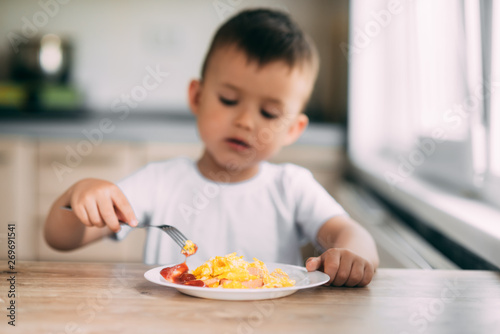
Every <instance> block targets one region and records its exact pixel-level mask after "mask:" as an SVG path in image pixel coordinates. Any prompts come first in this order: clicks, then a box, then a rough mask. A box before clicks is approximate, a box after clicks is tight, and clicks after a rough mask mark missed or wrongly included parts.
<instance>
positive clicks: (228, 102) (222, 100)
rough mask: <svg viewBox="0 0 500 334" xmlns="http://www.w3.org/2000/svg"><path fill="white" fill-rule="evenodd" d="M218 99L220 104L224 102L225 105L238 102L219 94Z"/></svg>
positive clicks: (232, 104)
mask: <svg viewBox="0 0 500 334" xmlns="http://www.w3.org/2000/svg"><path fill="white" fill-rule="evenodd" d="M219 100H220V101H221V102H222V104H225V105H226V106H234V105H236V104H237V103H238V100H230V99H226V98H224V97H222V96H219Z"/></svg>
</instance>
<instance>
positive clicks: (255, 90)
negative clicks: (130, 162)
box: [45, 9, 378, 286]
mask: <svg viewBox="0 0 500 334" xmlns="http://www.w3.org/2000/svg"><path fill="white" fill-rule="evenodd" d="M318 62H319V60H318V57H317V54H316V50H315V47H314V45H313V43H312V41H311V40H310V39H308V38H307V37H306V36H305V35H304V34H303V32H302V31H301V30H300V29H299V28H298V27H297V25H296V24H295V23H293V22H292V21H291V20H290V18H289V17H288V15H287V14H284V13H281V12H277V11H273V10H265V9H257V10H246V11H243V12H241V13H240V14H238V15H236V16H235V17H233V18H232V19H230V20H229V21H227V22H226V23H225V24H224V25H223V26H222V27H221V28H220V29H219V30H218V32H217V33H216V35H215V37H214V39H213V41H212V44H211V47H210V49H209V51H208V54H207V56H206V59H205V62H204V64H203V68H202V73H201V79H200V80H193V81H191V83H190V85H189V91H188V93H189V104H190V108H191V111H192V112H193V114H194V115H195V116H196V118H197V126H198V130H199V134H200V137H201V139H202V141H203V143H204V152H203V154H202V156H201V157H200V158H199V160H198V161H196V162H194V161H191V160H189V159H186V158H177V159H171V160H168V161H163V162H156V163H151V164H149V165H147V166H146V167H144V168H143V169H141V170H139V171H138V172H136V173H134V174H133V175H131V176H129V177H127V178H126V179H124V180H122V181H120V182H118V184H117V185H115V184H113V183H110V182H107V181H103V180H97V179H84V180H82V181H80V182H77V183H76V184H74V185H73V186H71V187H70V188H69V189H68V190H67V191H66V192H65V193H64V194H63V195H62V196H61V197H60V198H59V199H57V200H56V202H55V203H54V205H53V206H52V208H51V210H50V213H49V215H48V217H47V221H46V225H45V238H46V240H47V242H48V244H49V245H51V246H52V247H53V248H56V249H60V250H69V249H74V248H78V247H81V246H83V245H85V244H88V243H90V242H93V241H95V240H97V239H100V238H103V237H105V236H113V237H115V238H117V239H122V238H123V237H124V236H125V235H126V234H127V233H128V232H129V231H130V230H131V228H130V227H129V226H127V225H124V226H122V228H120V225H119V223H118V220H122V221H126V222H128V224H129V225H130V226H132V227H133V226H136V225H137V223H138V221H139V222H141V223H144V222H146V221H147V222H149V223H151V224H152V225H161V224H170V225H174V226H176V227H177V228H179V230H181V231H182V232H183V233H184V234H185V235H186V236H188V238H189V239H191V240H193V241H194V242H195V243H196V244H197V245H198V247H199V248H198V252H197V254H196V255H195V256H192V257H190V259H191V258H193V259H194V258H196V259H197V260H198V261H199V262H200V264H201V262H203V261H206V260H208V259H209V258H210V257H213V256H223V255H226V254H228V253H232V252H237V253H238V255H243V256H244V257H245V259H247V260H251V259H252V258H253V257H256V258H258V259H259V260H262V261H271V262H279V263H289V264H297V265H300V264H302V259H301V254H300V246H301V244H303V242H304V241H305V240H306V239H309V240H311V241H313V242H314V243H315V244H316V245H317V246H320V247H322V248H323V250H324V252H323V253H322V254H321V256H319V257H312V258H309V259H308V260H307V262H306V268H307V270H309V271H313V270H322V271H324V272H325V273H327V274H328V275H329V276H330V281H329V282H328V284H332V285H335V286H342V285H344V286H365V285H367V284H368V283H369V282H370V281H371V279H372V277H373V274H374V271H375V268H376V267H377V266H378V255H377V251H376V247H375V244H374V241H373V239H372V238H371V236H370V235H369V234H368V233H367V232H366V230H364V229H363V228H362V227H361V226H360V225H359V224H357V223H356V222H355V221H353V220H352V219H350V218H349V216H348V215H347V214H346V213H345V211H344V210H343V209H342V207H340V205H339V204H337V202H336V201H335V200H334V199H333V198H332V197H331V196H330V195H329V194H328V193H327V192H326V191H325V190H324V189H323V188H322V187H321V186H320V185H319V184H318V183H317V182H316V181H315V180H314V178H313V177H312V174H311V173H310V172H309V171H308V170H306V169H304V168H302V167H299V166H296V165H293V164H281V165H275V164H271V163H268V162H266V160H267V159H269V158H270V157H271V156H273V155H274V154H275V153H276V152H278V151H279V150H280V149H281V148H282V147H283V146H286V145H290V144H292V143H293V142H295V141H296V140H297V138H299V136H300V135H301V134H302V132H303V131H304V129H305V128H306V126H307V124H308V118H307V116H306V115H305V114H304V113H303V112H302V111H303V109H304V108H305V105H306V103H307V101H308V99H309V97H310V95H311V91H312V89H313V86H314V81H315V79H316V75H317V71H318V66H319V65H318ZM66 205H71V207H72V208H73V211H72V212H69V211H65V210H61V209H60V207H62V206H66ZM182 261H183V256H182V255H181V254H180V249H179V246H177V245H176V244H175V243H174V242H173V241H172V240H171V239H169V237H168V236H167V235H165V234H164V233H162V232H161V231H160V230H158V229H148V235H147V240H146V247H145V262H146V263H148V264H169V263H176V262H182Z"/></svg>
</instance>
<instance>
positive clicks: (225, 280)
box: [193, 253, 295, 289]
mask: <svg viewBox="0 0 500 334" xmlns="http://www.w3.org/2000/svg"><path fill="white" fill-rule="evenodd" d="M253 260H254V262H252V263H248V262H247V261H245V260H243V256H237V255H236V253H231V254H228V255H226V256H216V257H215V258H211V259H210V260H208V261H207V262H205V263H204V264H202V265H201V266H199V267H198V268H196V269H195V270H194V271H193V275H194V276H195V277H196V279H199V280H202V281H203V282H204V283H205V286H207V287H210V288H217V287H222V288H227V289H254V288H284V287H290V286H294V285H295V281H294V280H292V279H290V278H289V277H288V275H287V274H286V273H285V272H284V271H283V270H281V269H276V270H274V271H273V272H272V273H269V270H268V269H267V267H266V265H265V264H264V262H262V261H259V260H257V259H255V258H254V259H253Z"/></svg>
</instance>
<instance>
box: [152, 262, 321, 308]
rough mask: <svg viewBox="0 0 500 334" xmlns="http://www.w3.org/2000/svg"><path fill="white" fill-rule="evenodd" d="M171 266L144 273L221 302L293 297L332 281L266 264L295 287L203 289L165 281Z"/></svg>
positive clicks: (289, 267)
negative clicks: (164, 271)
mask: <svg viewBox="0 0 500 334" xmlns="http://www.w3.org/2000/svg"><path fill="white" fill-rule="evenodd" d="M171 266H174V265H165V266H161V267H156V268H153V269H151V270H148V271H147V272H145V273H144V277H145V278H146V279H147V280H148V281H150V282H153V283H156V284H159V285H164V286H168V287H171V288H174V289H177V290H178V291H180V292H182V293H184V294H186V295H190V296H195V297H200V298H208V299H219V300H262V299H273V298H280V297H285V296H288V295H291V294H292V293H295V292H297V291H298V290H301V289H308V288H312V287H315V286H318V285H321V284H325V283H326V282H328V280H329V279H330V277H329V276H328V275H327V274H325V273H322V272H320V271H313V272H307V270H306V268H304V267H298V266H292V265H289V264H281V263H266V266H267V269H269V271H270V272H272V271H273V270H274V269H276V268H280V269H282V270H283V271H284V272H286V273H287V274H288V275H289V276H290V278H291V279H293V280H295V286H293V287H289V288H273V289H223V288H202V287H197V286H189V285H181V284H175V283H171V282H168V281H167V280H165V279H164V278H163V277H162V276H161V275H160V271H161V270H162V269H163V268H165V267H171Z"/></svg>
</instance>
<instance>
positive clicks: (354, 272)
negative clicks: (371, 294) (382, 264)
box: [306, 216, 379, 286]
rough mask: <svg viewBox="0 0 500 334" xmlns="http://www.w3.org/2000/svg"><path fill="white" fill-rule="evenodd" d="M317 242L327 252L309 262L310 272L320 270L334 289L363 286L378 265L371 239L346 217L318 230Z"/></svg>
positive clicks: (341, 217)
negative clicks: (337, 287)
mask: <svg viewBox="0 0 500 334" xmlns="http://www.w3.org/2000/svg"><path fill="white" fill-rule="evenodd" d="M317 240H318V242H319V244H320V245H321V246H322V247H323V248H324V249H326V251H325V252H324V253H323V254H321V256H319V257H312V258H309V259H308V260H307V262H306V268H307V269H308V270H309V271H313V270H318V269H319V270H322V271H324V272H325V273H326V274H328V275H329V276H330V281H329V282H328V284H332V285H335V286H342V285H345V286H365V285H367V284H368V283H370V281H371V279H372V278H373V274H374V272H375V269H376V268H377V267H378V265H379V258H378V254H377V248H376V246H375V242H374V240H373V238H372V237H371V235H370V234H369V233H368V232H367V231H366V230H365V229H364V228H363V227H362V226H361V225H359V224H358V223H357V222H356V221H354V220H353V219H351V218H349V217H348V216H336V217H333V218H331V219H329V220H328V221H327V222H326V223H325V224H323V226H322V227H321V228H320V229H319V231H318V235H317Z"/></svg>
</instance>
